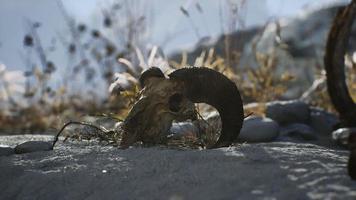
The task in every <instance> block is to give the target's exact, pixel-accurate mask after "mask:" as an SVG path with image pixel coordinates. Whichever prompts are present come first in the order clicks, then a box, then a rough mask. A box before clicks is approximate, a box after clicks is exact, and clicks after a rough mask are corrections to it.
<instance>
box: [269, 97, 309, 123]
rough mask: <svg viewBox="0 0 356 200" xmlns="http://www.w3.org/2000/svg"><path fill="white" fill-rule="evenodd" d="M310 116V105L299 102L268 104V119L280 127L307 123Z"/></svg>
mask: <svg viewBox="0 0 356 200" xmlns="http://www.w3.org/2000/svg"><path fill="white" fill-rule="evenodd" d="M309 114H310V111H309V105H308V104H306V103H304V102H302V101H299V100H291V101H274V102H269V103H267V104H266V117H268V118H271V119H273V120H274V121H276V122H278V123H279V124H280V125H286V124H291V123H307V122H308V121H309V117H310V116H309Z"/></svg>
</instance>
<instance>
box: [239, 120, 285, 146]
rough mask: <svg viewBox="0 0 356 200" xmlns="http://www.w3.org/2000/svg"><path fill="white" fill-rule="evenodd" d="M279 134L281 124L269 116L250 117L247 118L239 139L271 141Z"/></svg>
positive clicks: (244, 140) (243, 140) (242, 140)
mask: <svg viewBox="0 0 356 200" xmlns="http://www.w3.org/2000/svg"><path fill="white" fill-rule="evenodd" d="M278 135H279V125H278V123H277V122H275V121H273V120H272V119H269V118H262V117H248V118H247V119H245V121H244V123H243V126H242V129H241V131H240V134H239V136H238V141H241V142H270V141H273V140H274V139H275V138H276V137H278Z"/></svg>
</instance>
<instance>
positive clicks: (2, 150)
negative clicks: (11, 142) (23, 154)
mask: <svg viewBox="0 0 356 200" xmlns="http://www.w3.org/2000/svg"><path fill="white" fill-rule="evenodd" d="M14 153H15V151H14V149H13V148H11V147H0V156H9V155H12V154H14Z"/></svg>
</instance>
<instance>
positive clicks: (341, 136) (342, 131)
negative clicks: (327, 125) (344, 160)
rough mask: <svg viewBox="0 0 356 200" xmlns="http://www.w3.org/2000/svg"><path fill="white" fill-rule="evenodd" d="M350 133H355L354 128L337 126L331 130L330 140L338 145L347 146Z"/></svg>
mask: <svg viewBox="0 0 356 200" xmlns="http://www.w3.org/2000/svg"><path fill="white" fill-rule="evenodd" d="M350 134H356V128H355V127H354V128H339V129H337V130H335V131H334V132H332V140H333V142H334V143H336V144H337V145H339V146H342V147H345V148H347V147H348V145H349V136H350Z"/></svg>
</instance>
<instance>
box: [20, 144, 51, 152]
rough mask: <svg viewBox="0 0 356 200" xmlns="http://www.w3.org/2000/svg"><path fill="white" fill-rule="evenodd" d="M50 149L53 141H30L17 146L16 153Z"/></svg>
mask: <svg viewBox="0 0 356 200" xmlns="http://www.w3.org/2000/svg"><path fill="white" fill-rule="evenodd" d="M50 150H52V143H51V142H43V141H28V142H24V143H22V144H19V145H17V146H16V147H15V153H17V154H22V153H31V152H36V151H50Z"/></svg>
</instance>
